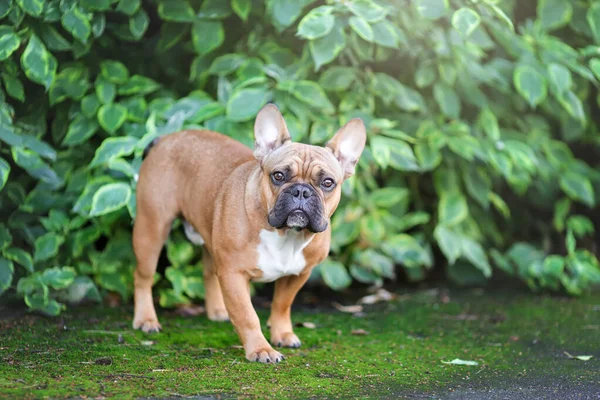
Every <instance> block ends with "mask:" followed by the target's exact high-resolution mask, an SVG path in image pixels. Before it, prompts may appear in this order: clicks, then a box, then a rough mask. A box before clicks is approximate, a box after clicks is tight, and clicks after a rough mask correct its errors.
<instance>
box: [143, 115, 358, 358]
mask: <svg viewBox="0 0 600 400" xmlns="http://www.w3.org/2000/svg"><path fill="white" fill-rule="evenodd" d="M254 136H255V143H254V151H252V150H251V149H250V148H248V147H246V146H244V145H243V144H241V143H240V142H238V141H236V140H234V139H231V138H229V137H227V136H225V135H222V134H219V133H216V132H212V131H208V130H184V131H181V132H176V133H172V134H168V135H165V136H162V137H160V138H159V139H156V140H155V141H154V142H153V143H152V144H151V145H152V146H151V148H148V149H146V150H147V155H146V157H145V158H144V161H143V162H142V165H141V168H140V173H139V179H138V183H137V216H136V218H135V222H134V227H133V249H134V252H135V256H136V259H137V266H136V269H135V273H134V282H135V284H134V286H135V290H134V301H135V311H134V318H133V327H134V328H135V329H141V330H142V331H144V332H157V331H159V330H160V329H161V325H160V324H159V322H158V319H157V316H156V310H155V308H154V304H153V299H152V284H153V277H154V274H155V272H156V265H157V261H158V258H159V255H160V252H161V249H162V247H163V245H164V243H165V241H166V239H167V236H168V235H169V231H170V228H171V225H172V222H173V220H174V219H175V218H182V219H183V220H184V228H185V232H186V235H187V237H188V238H189V239H190V240H191V241H192V242H194V243H196V244H202V245H203V246H204V251H203V252H202V265H203V266H204V270H203V274H204V284H205V289H206V297H205V301H206V312H207V315H208V318H209V319H210V320H213V321H226V320H229V319H231V322H232V324H233V326H234V327H235V330H236V332H237V334H238V336H239V338H240V339H241V341H242V344H243V347H244V351H245V355H246V358H247V359H248V360H249V361H258V362H261V363H278V362H280V361H281V360H283V358H284V357H283V355H282V354H281V353H280V352H278V351H276V350H274V349H273V347H272V346H271V344H272V345H273V346H277V347H282V346H283V347H299V346H300V344H301V343H300V339H298V336H296V334H294V330H293V328H292V321H291V305H292V302H293V301H294V298H295V296H296V294H297V293H298V291H299V290H300V288H301V287H302V286H303V285H304V283H305V282H306V281H307V279H308V277H309V275H310V272H311V270H312V269H313V267H314V266H316V265H318V264H319V263H321V262H322V261H323V260H324V259H325V258H326V257H327V255H328V253H329V246H330V240H331V224H330V218H331V216H332V214H333V212H334V211H335V209H336V208H337V206H338V203H339V201H340V196H341V187H342V183H343V182H344V180H345V179H347V178H348V177H350V176H351V175H352V174H353V173H354V169H355V165H356V163H357V162H358V159H359V157H360V155H361V153H362V151H363V149H364V146H365V141H366V131H365V126H364V124H363V122H362V121H361V120H360V119H358V118H355V119H352V120H350V121H349V122H348V123H347V124H346V125H344V126H343V127H342V128H341V129H340V130H339V131H338V132H337V133H336V134H335V136H334V137H333V138H332V139H331V140H330V141H329V142H328V143H327V145H326V146H325V147H320V146H311V145H307V144H301V143H292V140H291V137H290V134H289V132H288V129H287V126H286V124H285V121H284V119H283V116H282V115H281V113H280V112H279V110H278V108H277V107H276V106H275V105H273V104H268V105H266V106H264V107H263V108H262V109H261V110H260V112H259V113H258V115H257V117H256V120H255V124H254ZM251 281H254V282H273V281H274V282H275V292H274V297H273V301H272V305H271V314H270V317H269V320H268V326H269V327H270V339H271V344H269V342H268V341H267V340H266V339H265V337H264V335H263V333H262V331H261V325H260V321H259V318H258V316H257V314H256V311H255V310H254V308H253V306H252V302H251V297H250V288H249V286H250V282H251Z"/></svg>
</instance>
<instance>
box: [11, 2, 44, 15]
mask: <svg viewBox="0 0 600 400" xmlns="http://www.w3.org/2000/svg"><path fill="white" fill-rule="evenodd" d="M16 2H17V4H18V5H19V7H20V8H21V10H23V11H25V12H26V13H27V14H29V15H31V16H33V17H39V16H40V15H42V11H44V1H43V0H16Z"/></svg>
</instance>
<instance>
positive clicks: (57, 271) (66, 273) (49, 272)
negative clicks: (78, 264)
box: [42, 267, 75, 290]
mask: <svg viewBox="0 0 600 400" xmlns="http://www.w3.org/2000/svg"><path fill="white" fill-rule="evenodd" d="M74 280H75V270H74V269H73V268H71V267H54V268H48V269H46V270H44V273H43V274H42V282H43V283H44V284H45V285H47V286H49V287H51V288H53V289H55V290H62V289H66V288H68V287H69V286H71V284H72V283H73V281H74Z"/></svg>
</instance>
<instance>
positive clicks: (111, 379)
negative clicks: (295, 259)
mask: <svg viewBox="0 0 600 400" xmlns="http://www.w3.org/2000/svg"><path fill="white" fill-rule="evenodd" d="M398 294H400V297H399V298H398V299H396V300H394V301H391V302H388V303H380V304H376V305H373V306H365V310H364V315H363V316H358V317H357V316H353V315H352V314H346V313H342V312H339V311H337V310H335V309H334V308H332V307H329V301H325V300H323V303H322V304H321V305H320V306H319V308H316V309H314V308H312V309H311V308H309V307H303V306H300V307H298V309H297V310H295V311H294V314H293V316H294V321H295V322H304V321H308V322H313V323H315V324H316V326H317V327H316V329H307V328H302V327H299V328H297V330H296V333H297V334H298V336H299V337H300V338H301V340H302V341H303V346H302V348H300V349H297V350H291V349H285V351H284V354H285V356H286V360H285V361H284V362H283V363H281V364H279V365H261V364H256V363H250V362H247V361H246V360H245V358H244V356H243V351H242V350H241V349H240V348H238V346H237V345H239V342H238V338H237V336H236V335H235V333H234V331H233V328H232V326H231V325H230V324H228V323H215V322H210V321H208V320H207V319H206V317H205V316H199V317H181V316H178V315H176V314H175V313H173V312H169V311H166V310H162V311H160V310H159V318H160V320H161V323H162V326H163V328H164V331H163V332H162V333H160V334H155V335H144V334H142V333H141V332H137V331H136V332H134V331H133V330H132V329H131V327H130V325H131V309H130V308H129V307H123V308H120V309H109V308H105V307H100V306H95V307H85V308H76V309H70V310H69V311H68V312H65V313H64V314H63V315H61V316H60V317H58V318H55V319H49V318H44V317H40V316H35V315H30V314H28V315H25V316H24V315H12V316H7V315H6V314H7V311H8V310H6V309H4V310H2V309H1V308H0V317H1V316H2V314H5V315H4V318H3V319H0V359H1V363H0V397H2V398H34V397H35V398H40V397H52V398H65V397H79V396H82V397H121V398H122V397H179V396H200V397H202V396H210V397H217V396H220V397H225V398H228V397H232V398H233V397H235V398H237V397H259V398H310V397H319V398H323V397H328V398H357V397H358V398H364V397H373V398H382V397H387V398H403V397H410V398H413V397H426V398H427V397H432V398H438V397H448V396H455V397H456V398H465V396H464V395H465V394H470V395H472V396H473V397H477V396H478V394H477V393H479V395H480V396H481V398H487V399H492V398H495V397H494V395H493V394H494V393H500V394H502V393H504V394H505V395H506V393H508V396H504V397H506V398H523V397H514V396H511V395H510V394H511V393H512V394H515V393H519V394H521V395H523V394H525V398H527V393H529V392H528V391H534V390H535V391H534V392H531V393H536V395H533V397H531V398H570V397H571V395H573V396H575V395H576V398H588V397H586V396H590V397H589V398H594V399H595V398H597V397H596V396H597V395H598V393H600V344H599V343H600V294H598V293H597V294H594V295H588V296H585V297H583V298H578V299H571V298H559V297H549V296H536V295H533V294H529V293H524V292H514V291H511V292H510V293H503V292H502V291H498V290H495V291H493V292H488V291H477V290H475V291H474V290H459V289H451V290H446V289H441V290H428V291H415V292H410V293H409V292H400V293H398ZM12 314H15V313H14V312H13V313H12ZM259 315H260V317H261V320H262V321H266V318H267V315H268V311H267V310H266V309H259ZM356 329H364V330H366V331H368V332H369V334H368V335H365V336H357V335H352V334H351V332H352V331H353V330H356ZM264 331H265V332H267V329H266V327H265V328H264ZM147 341H152V344H149V343H148V342H147ZM565 351H566V352H568V353H570V354H572V355H582V354H586V355H593V356H594V358H592V359H591V360H589V361H578V360H573V359H569V358H568V357H567V356H566V355H565V354H564V353H563V352H565ZM454 358H460V359H463V360H473V361H477V362H478V363H479V365H478V366H459V365H449V364H444V363H442V361H449V360H452V359H454ZM511 388H512V389H511ZM506 390H508V392H506ZM511 390H512V391H511ZM515 390H516V391H515ZM544 390H547V393H549V395H548V396H549V397H548V396H546V397H544V396H542V393H546V392H544ZM552 393H553V394H554V396H557V397H552V396H553V395H552ZM482 394H483V395H482ZM467 398H468V396H467ZM499 398H501V397H499Z"/></svg>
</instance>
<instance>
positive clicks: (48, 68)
mask: <svg viewBox="0 0 600 400" xmlns="http://www.w3.org/2000/svg"><path fill="white" fill-rule="evenodd" d="M21 66H22V67H23V71H24V72H25V75H26V76H27V78H29V80H30V81H32V82H35V83H38V84H40V85H43V86H44V87H45V88H46V89H48V88H49V87H50V85H51V84H52V81H53V80H54V76H55V75H56V67H57V62H56V58H54V56H53V55H52V54H51V53H49V52H48V50H46V47H45V46H44V44H43V43H42V42H41V41H40V39H38V37H37V36H35V35H31V37H30V39H29V43H28V44H27V47H26V48H25V51H24V52H23V54H22V55H21Z"/></svg>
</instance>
